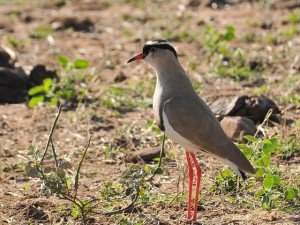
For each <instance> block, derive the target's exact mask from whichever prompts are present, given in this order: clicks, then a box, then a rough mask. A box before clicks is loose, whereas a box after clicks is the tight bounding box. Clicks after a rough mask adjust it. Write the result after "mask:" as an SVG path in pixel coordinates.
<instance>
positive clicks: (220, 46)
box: [202, 25, 235, 59]
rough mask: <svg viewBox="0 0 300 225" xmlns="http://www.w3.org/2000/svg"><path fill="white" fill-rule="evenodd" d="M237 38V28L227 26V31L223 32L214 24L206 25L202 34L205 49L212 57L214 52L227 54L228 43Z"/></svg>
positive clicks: (209, 56)
mask: <svg viewBox="0 0 300 225" xmlns="http://www.w3.org/2000/svg"><path fill="white" fill-rule="evenodd" d="M234 38H235V28H234V27H233V26H227V27H226V32H225V33H223V34H221V33H220V32H218V31H217V30H216V29H214V28H213V27H212V26H209V25H208V26H206V27H205V30H204V34H203V36H202V40H203V45H204V49H205V50H206V52H207V55H208V58H209V59H210V58H211V57H212V56H214V54H226V53H227V52H228V51H230V50H229V49H228V46H227V43H228V42H230V41H232V40H233V39H234Z"/></svg>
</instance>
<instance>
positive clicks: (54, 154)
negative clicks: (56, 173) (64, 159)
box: [51, 138, 58, 168]
mask: <svg viewBox="0 0 300 225" xmlns="http://www.w3.org/2000/svg"><path fill="white" fill-rule="evenodd" d="M51 147H52V152H53V158H54V162H55V167H56V168H57V167H58V161H57V157H56V151H55V147H54V144H53V140H52V138H51Z"/></svg>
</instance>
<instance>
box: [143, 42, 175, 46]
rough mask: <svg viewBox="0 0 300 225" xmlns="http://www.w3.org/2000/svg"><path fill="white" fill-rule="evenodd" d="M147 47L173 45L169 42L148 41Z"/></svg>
mask: <svg viewBox="0 0 300 225" xmlns="http://www.w3.org/2000/svg"><path fill="white" fill-rule="evenodd" d="M146 45H170V46H172V45H171V43H170V42H168V41H163V42H158V41H147V42H146Z"/></svg>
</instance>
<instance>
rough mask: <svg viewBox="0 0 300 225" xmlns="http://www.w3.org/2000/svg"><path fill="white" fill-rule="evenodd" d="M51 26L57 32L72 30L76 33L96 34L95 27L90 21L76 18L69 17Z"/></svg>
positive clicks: (54, 22)
mask: <svg viewBox="0 0 300 225" xmlns="http://www.w3.org/2000/svg"><path fill="white" fill-rule="evenodd" d="M51 26H52V28H53V29H55V30H66V29H70V28H72V29H73V30H74V31H83V32H94V31H95V25H94V23H93V22H92V21H91V20H90V19H83V20H78V19H77V18H75V17H69V18H64V19H60V20H57V21H53V22H52V23H51Z"/></svg>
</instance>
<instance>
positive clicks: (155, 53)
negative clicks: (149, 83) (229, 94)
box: [127, 40, 177, 67]
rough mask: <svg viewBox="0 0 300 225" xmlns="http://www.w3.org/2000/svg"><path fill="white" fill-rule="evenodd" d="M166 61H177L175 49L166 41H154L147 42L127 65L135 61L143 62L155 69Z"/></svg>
mask: <svg viewBox="0 0 300 225" xmlns="http://www.w3.org/2000/svg"><path fill="white" fill-rule="evenodd" d="M166 59H175V60H177V53H176V51H175V49H174V48H173V47H172V45H171V44H170V42H168V41H165V40H154V41H148V42H147V43H146V44H145V45H144V47H143V51H142V52H141V53H139V54H137V55H136V56H134V57H132V58H131V59H129V60H128V62H127V63H130V62H133V61H136V60H143V61H145V62H146V63H148V64H150V65H151V66H153V67H156V66H157V65H159V64H160V63H161V62H164V61H165V60H166Z"/></svg>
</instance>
